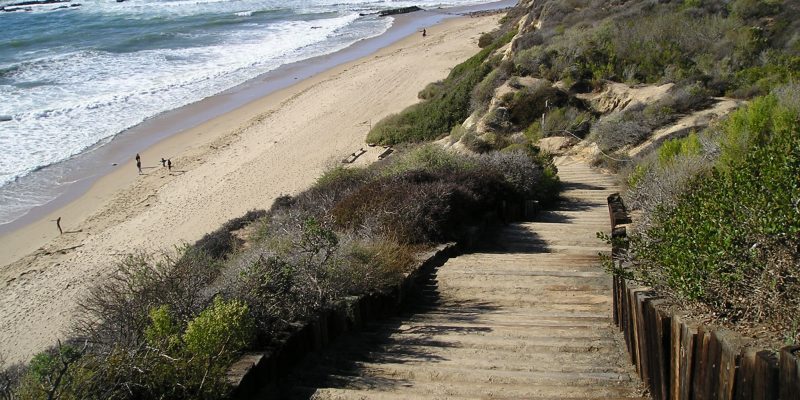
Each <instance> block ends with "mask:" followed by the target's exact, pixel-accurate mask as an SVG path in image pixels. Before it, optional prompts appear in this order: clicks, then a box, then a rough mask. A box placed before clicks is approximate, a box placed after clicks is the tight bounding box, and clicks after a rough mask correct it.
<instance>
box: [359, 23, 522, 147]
mask: <svg viewBox="0 0 800 400" xmlns="http://www.w3.org/2000/svg"><path fill="white" fill-rule="evenodd" d="M514 33H515V31H512V32H509V33H507V34H505V35H503V36H500V37H499V38H497V40H496V41H495V42H494V44H492V45H491V46H488V47H486V48H484V49H483V50H481V51H480V52H478V54H476V55H474V56H472V57H470V58H469V59H468V60H467V61H464V62H463V63H461V64H459V65H457V66H456V67H455V68H453V70H451V71H450V74H449V75H448V76H447V78H446V79H445V80H444V81H442V82H441V85H437V86H436V89H433V88H431V89H429V90H425V91H423V92H424V93H425V94H424V97H426V98H427V99H426V100H424V101H422V102H420V103H417V104H415V105H413V106H411V107H409V108H407V109H405V110H404V111H402V112H401V113H399V114H393V115H390V116H388V117H386V118H384V119H382V120H381V121H379V122H378V123H377V124H375V126H374V127H373V128H372V130H370V132H369V134H368V135H367V142H369V143H380V144H387V145H389V144H397V143H407V142H420V141H424V140H431V139H436V138H438V137H440V136H443V135H445V134H447V133H448V132H450V130H451V129H452V128H453V127H454V126H455V125H457V124H460V123H462V122H463V121H464V119H466V118H467V117H468V116H469V111H470V98H471V94H472V91H473V89H474V88H475V86H476V85H477V84H478V83H480V82H481V81H482V80H483V79H484V77H485V76H486V75H487V74H489V72H491V71H492V69H493V67H492V66H491V65H489V64H487V63H485V62H484V61H486V60H487V59H488V58H489V56H490V55H491V54H492V52H493V51H495V50H496V49H497V48H499V47H501V46H503V45H505V44H506V43H508V42H509V41H510V40H511V38H512V37H513V36H514Z"/></svg>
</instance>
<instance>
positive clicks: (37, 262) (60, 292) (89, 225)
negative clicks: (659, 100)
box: [0, 16, 499, 362]
mask: <svg viewBox="0 0 800 400" xmlns="http://www.w3.org/2000/svg"><path fill="white" fill-rule="evenodd" d="M498 19H499V16H488V17H480V18H460V19H453V20H449V21H448V22H445V23H443V24H440V25H437V26H436V27H433V28H430V29H429V30H428V33H429V35H428V37H426V38H422V37H420V36H418V35H415V36H412V37H408V38H406V39H404V40H402V41H400V42H398V43H396V44H394V45H392V46H390V47H388V48H385V49H383V50H381V51H379V52H378V53H376V54H373V55H371V56H368V57H365V58H363V59H360V60H357V61H354V62H352V63H348V64H345V65H343V66H340V67H337V68H334V69H333V70H330V71H328V72H325V73H322V74H320V75H318V76H315V77H313V78H310V79H308V80H305V81H303V82H300V83H298V84H297V85H295V86H293V87H291V88H289V89H286V90H283V91H280V92H278V93H275V94H272V95H270V96H268V97H266V98H263V99H260V100H257V101H255V102H253V103H251V104H249V105H247V106H245V107H243V108H241V109H238V110H236V111H234V112H232V113H229V114H227V115H224V116H222V117H219V118H217V119H214V120H212V121H210V122H208V123H205V124H203V125H201V126H199V127H197V128H195V129H192V130H191V131H188V132H185V133H182V134H180V135H177V136H174V137H172V138H170V139H167V140H165V141H164V142H162V143H160V144H158V145H156V146H155V147H153V148H151V149H149V150H147V151H145V152H143V153H142V160H143V164H144V166H145V167H146V168H145V169H144V172H145V175H143V176H137V173H136V168H135V167H134V166H133V164H132V163H131V165H127V166H123V168H120V169H119V170H118V171H117V172H115V173H113V174H112V175H110V176H108V177H105V178H103V179H102V180H100V181H99V182H98V183H97V184H95V186H94V187H93V188H92V189H91V190H90V191H89V193H87V194H86V195H84V196H83V197H81V198H80V199H79V200H78V203H77V205H76V204H73V205H71V206H70V207H67V209H64V210H60V211H59V215H62V216H63V217H64V227H65V230H67V231H70V232H71V233H66V234H64V235H61V236H55V227H54V226H53V223H52V222H48V221H47V220H46V219H45V220H43V221H41V222H39V223H37V224H35V225H36V226H33V227H29V228H25V229H21V230H19V231H17V232H14V233H12V234H11V235H7V236H5V237H3V238H0V264H3V265H4V267H2V269H0V354H4V355H5V356H6V358H7V360H6V361H7V362H14V361H21V360H25V359H27V358H28V357H30V356H31V355H32V354H34V353H35V352H37V351H39V350H42V349H43V348H44V347H45V346H47V345H50V344H52V343H54V342H55V340H56V339H58V338H60V337H62V336H63V335H64V334H65V332H66V330H67V329H68V327H69V325H70V321H71V319H72V316H73V313H74V308H75V304H76V301H77V300H78V299H79V298H80V297H81V296H82V295H83V294H84V293H85V292H86V291H87V289H88V288H90V287H91V286H92V285H93V284H95V283H96V282H98V281H99V280H102V279H103V277H104V276H105V275H106V274H107V273H108V272H109V271H110V270H111V268H112V266H113V264H114V262H115V260H118V259H119V258H120V257H121V256H122V255H124V254H126V253H128V252H131V251H134V250H137V249H144V250H147V251H157V250H161V249H170V248H172V247H173V246H175V245H178V244H180V243H182V242H187V241H189V242H191V241H194V240H196V239H198V238H199V237H200V236H202V235H203V234H205V233H207V232H209V231H211V230H213V229H215V228H217V227H218V226H219V225H220V224H221V223H223V222H224V221H226V220H228V219H230V218H233V217H237V216H239V215H241V214H243V213H244V212H246V211H247V210H250V209H254V208H268V207H269V206H270V205H271V203H272V201H273V199H274V198H275V197H277V196H278V195H280V194H284V193H295V192H297V191H299V190H302V189H304V188H306V187H307V186H308V185H310V184H311V183H313V182H314V180H315V179H316V178H317V177H318V176H319V174H320V173H321V172H322V171H323V170H324V168H325V167H326V166H328V165H330V164H332V163H335V162H338V160H341V159H342V158H344V157H346V156H347V155H348V154H350V153H352V152H353V151H356V150H358V149H359V148H361V147H365V145H364V137H365V135H366V133H367V129H368V125H369V123H370V122H372V123H374V122H375V121H377V120H378V119H380V118H381V117H383V116H385V115H387V114H389V113H392V112H397V111H400V110H401V109H403V108H404V107H406V106H408V105H410V104H412V103H414V102H416V101H417V97H416V95H417V92H418V91H419V90H420V89H422V88H423V87H424V86H425V85H426V84H427V83H429V82H432V81H435V80H437V79H441V78H443V77H445V76H446V75H447V73H448V72H449V70H450V68H452V67H453V66H455V65H456V64H457V63H459V62H461V61H463V60H465V59H466V58H467V57H469V56H471V55H472V54H474V53H475V52H476V51H477V50H478V46H477V39H478V37H479V35H480V34H481V33H482V32H488V31H490V30H492V29H493V28H494V27H495V26H496V25H497V21H498ZM365 122H366V123H365ZM377 153H378V149H373V150H372V151H370V152H368V153H367V154H365V155H364V156H362V160H360V162H364V160H370V159H375V158H376V157H377ZM164 154H167V155H171V157H172V161H173V163H174V164H175V167H174V168H173V171H172V172H171V173H170V172H169V171H167V170H166V168H162V167H161V166H160V163H159V162H158V161H157V160H159V159H160V158H161V156H162V155H164ZM29 250H33V252H32V253H28V251H29ZM21 253H28V254H26V255H24V256H22V258H19V257H18V255H21Z"/></svg>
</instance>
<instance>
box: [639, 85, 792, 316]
mask: <svg viewBox="0 0 800 400" xmlns="http://www.w3.org/2000/svg"><path fill="white" fill-rule="evenodd" d="M798 133H800V114H798V113H797V112H796V111H793V110H790V109H787V108H786V107H782V106H781V105H780V104H778V102H777V101H776V100H775V96H769V97H766V98H763V99H759V100H756V101H754V102H753V103H752V104H751V105H750V106H748V107H747V108H745V109H743V110H740V111H739V112H737V113H735V114H734V115H733V116H732V117H731V118H730V120H729V121H728V123H727V124H726V126H725V133H724V135H725V137H724V138H723V139H724V140H725V141H726V143H731V142H732V141H733V142H734V143H735V145H734V146H732V147H731V146H730V145H729V146H728V147H726V148H725V149H723V155H724V158H721V159H720V161H719V162H720V163H721V164H720V165H721V166H723V167H724V168H721V169H718V170H715V171H714V172H713V173H712V174H711V175H710V176H703V177H699V178H696V179H694V180H693V181H692V182H691V183H690V184H689V185H688V187H689V188H690V189H688V190H687V191H686V192H685V193H684V194H682V195H680V196H679V197H678V201H677V205H676V206H675V207H674V208H671V209H664V208H662V209H661V210H660V211H657V212H655V215H654V216H653V220H654V223H653V225H652V227H650V228H649V229H647V230H646V231H645V232H643V233H642V234H641V235H639V236H637V237H635V239H634V241H633V243H632V245H633V249H634V251H635V254H636V255H637V257H638V260H639V261H637V265H638V268H639V273H640V274H641V275H642V276H643V278H644V279H645V280H646V281H648V282H649V283H651V284H653V285H655V286H657V287H659V288H662V289H663V290H666V291H669V292H672V293H675V294H676V295H677V296H680V297H683V298H687V299H690V300H699V301H702V302H705V303H708V304H709V305H711V306H712V307H713V308H714V310H716V312H717V313H719V314H721V315H723V316H724V317H726V318H729V319H731V320H734V321H735V320H749V321H769V322H772V323H775V324H777V326H780V327H784V328H785V327H787V326H788V325H789V324H791V323H792V321H794V320H795V319H796V311H797V310H796V307H795V306H794V304H796V303H795V301H796V299H797V297H798V296H800V284H798V282H800V281H798V279H797V278H798V276H800V271H798V270H797V265H798V264H797V262H798V259H800V254H798V248H800V247H799V245H800V240H798V238H800V236H798V234H800V213H798V212H797V205H798V203H800V187H799V186H798V185H797V177H798V176H800V163H798V161H797V160H800V134H798ZM732 138H734V139H733V140H732ZM742 143H744V144H745V145H741V144H742Z"/></svg>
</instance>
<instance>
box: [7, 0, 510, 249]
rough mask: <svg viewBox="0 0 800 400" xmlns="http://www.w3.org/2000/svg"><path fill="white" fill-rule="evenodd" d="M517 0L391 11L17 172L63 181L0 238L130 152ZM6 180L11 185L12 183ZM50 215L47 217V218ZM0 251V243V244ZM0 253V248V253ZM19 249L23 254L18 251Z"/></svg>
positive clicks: (55, 206) (120, 164) (48, 211)
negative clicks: (336, 45)
mask: <svg viewBox="0 0 800 400" xmlns="http://www.w3.org/2000/svg"><path fill="white" fill-rule="evenodd" d="M515 3H516V1H511V0H499V1H492V2H488V3H484V4H478V5H472V6H459V7H451V8H447V9H442V10H440V9H435V10H424V11H419V12H414V13H410V14H400V15H395V16H393V17H391V18H393V22H392V25H391V26H390V27H389V29H388V30H387V31H386V32H384V33H382V34H380V35H377V36H374V37H370V38H366V39H361V40H359V41H357V42H355V43H353V44H351V45H350V46H348V47H346V48H344V49H341V50H337V51H334V52H332V53H329V54H324V55H320V56H316V57H312V58H309V59H305V60H300V61H296V62H292V63H288V64H284V65H282V66H280V67H278V68H276V69H274V70H272V71H269V72H266V73H264V74H262V75H259V76H256V77H254V78H252V79H250V80H248V81H245V82H243V83H241V84H239V85H236V86H235V87H233V88H230V89H227V90H225V91H222V92H220V93H217V94H215V95H213V96H210V97H206V98H204V99H201V100H198V101H196V102H193V103H190V104H187V105H185V106H182V107H179V108H177V109H173V110H168V111H165V112H162V113H160V114H158V115H155V116H153V117H151V118H148V119H147V120H145V121H143V122H141V123H139V124H137V125H136V126H133V127H131V128H129V129H126V130H125V131H123V132H120V133H118V134H116V135H114V136H112V137H110V138H107V139H104V140H102V141H101V142H99V143H97V144H95V145H92V146H90V147H89V148H87V149H85V150H84V151H82V152H81V153H79V154H77V155H75V156H72V157H70V158H68V159H66V160H63V161H60V162H57V163H54V164H51V165H47V166H44V167H42V168H39V169H38V170H36V171H33V172H31V173H30V174H28V175H26V176H23V177H20V178H19V181H22V182H23V184H30V183H31V181H33V180H55V179H60V180H63V182H66V183H63V184H58V185H55V186H54V185H51V187H50V189H49V190H50V192H49V193H54V198H52V199H51V200H49V201H47V202H46V203H44V204H41V205H38V206H34V207H31V208H30V209H28V210H27V211H26V212H25V213H24V214H22V215H21V216H19V217H17V218H16V219H14V220H12V221H9V222H6V223H0V243H2V242H3V241H4V240H6V239H7V238H8V237H9V236H11V235H13V234H14V233H16V232H17V231H19V230H21V229H24V228H26V227H28V226H30V225H32V224H38V223H41V222H42V221H44V220H46V219H48V218H50V219H54V218H56V216H55V215H56V214H58V213H59V212H58V211H59V210H61V209H63V208H65V207H67V206H69V204H70V203H73V202H76V201H78V200H79V199H80V198H81V197H82V196H84V195H85V194H86V193H87V192H88V191H89V190H90V189H91V188H92V187H93V186H94V185H95V184H96V183H97V181H99V180H100V179H102V178H103V177H105V176H107V175H109V174H111V173H114V172H115V171H117V170H119V169H121V168H124V167H125V163H127V162H129V161H130V159H131V158H132V156H133V154H136V153H138V152H142V151H145V150H146V149H148V148H151V147H153V146H156V145H157V144H158V143H160V142H162V141H164V140H166V139H168V138H170V137H172V136H175V135H178V134H180V133H182V132H185V131H187V130H190V129H193V128H196V127H198V126H200V125H202V124H205V123H208V122H210V121H211V120H213V119H215V118H219V117H221V116H223V115H224V114H226V113H230V112H234V111H235V110H236V109H238V108H241V107H245V106H246V105H248V104H250V103H252V102H255V101H257V100H258V99H260V98H263V97H265V96H268V95H270V94H272V93H275V92H278V91H280V90H283V89H286V88H289V87H291V86H293V85H295V84H298V83H300V82H302V81H303V80H306V79H309V78H312V77H314V76H316V75H318V74H321V73H324V72H326V71H329V70H331V69H333V68H335V67H337V66H340V65H343V64H346V63H349V62H353V61H355V60H358V59H360V58H363V57H367V56H369V55H371V54H374V53H375V52H377V51H379V50H381V49H383V48H386V47H387V46H390V45H392V44H394V43H397V42H398V41H400V40H402V39H403V38H406V37H408V36H411V35H413V34H415V33H416V32H417V31H419V30H421V29H422V28H423V27H426V26H432V25H436V24H439V23H441V22H442V21H444V20H447V19H450V18H457V17H464V16H467V15H469V14H472V13H478V14H480V13H481V12H485V11H492V10H500V9H503V8H504V7H508V6H513V5H514V4H515ZM11 184H16V183H14V182H12V183H11ZM51 217H52V218H51ZM0 250H2V246H0ZM0 254H2V253H0ZM23 254H24V253H23ZM8 262H9V257H7V256H5V257H4V256H0V265H5V264H8Z"/></svg>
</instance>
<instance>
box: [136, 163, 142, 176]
mask: <svg viewBox="0 0 800 400" xmlns="http://www.w3.org/2000/svg"><path fill="white" fill-rule="evenodd" d="M136 169H138V170H139V175H141V174H142V162H141V161H140V160H136Z"/></svg>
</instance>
